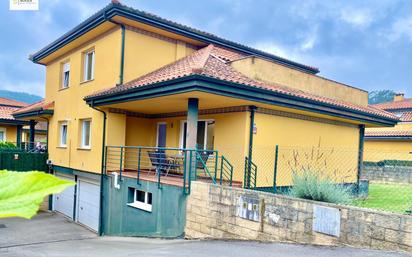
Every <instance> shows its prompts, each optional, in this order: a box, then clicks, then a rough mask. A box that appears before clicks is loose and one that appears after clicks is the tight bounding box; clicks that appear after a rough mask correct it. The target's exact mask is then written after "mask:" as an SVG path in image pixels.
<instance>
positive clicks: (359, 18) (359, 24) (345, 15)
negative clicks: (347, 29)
mask: <svg viewBox="0 0 412 257" xmlns="http://www.w3.org/2000/svg"><path fill="white" fill-rule="evenodd" d="M340 19H341V20H342V21H344V22H346V23H348V24H350V25H352V26H353V27H356V28H360V29H363V28H367V27H368V26H369V25H370V24H372V22H373V21H374V16H373V14H372V12H371V11H370V10H369V9H355V8H345V9H343V10H342V11H341V13H340Z"/></svg>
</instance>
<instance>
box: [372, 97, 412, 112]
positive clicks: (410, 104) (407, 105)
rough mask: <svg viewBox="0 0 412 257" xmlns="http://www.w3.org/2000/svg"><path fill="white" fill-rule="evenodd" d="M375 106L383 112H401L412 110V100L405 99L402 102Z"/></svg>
mask: <svg viewBox="0 0 412 257" xmlns="http://www.w3.org/2000/svg"><path fill="white" fill-rule="evenodd" d="M373 106H374V107H376V108H379V109H382V110H388V111H389V110H400V109H412V98H409V99H404V100H401V101H395V102H387V103H381V104H374V105H373Z"/></svg>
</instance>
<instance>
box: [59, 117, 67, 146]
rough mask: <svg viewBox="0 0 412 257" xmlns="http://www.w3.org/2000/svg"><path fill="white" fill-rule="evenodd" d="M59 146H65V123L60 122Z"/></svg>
mask: <svg viewBox="0 0 412 257" xmlns="http://www.w3.org/2000/svg"><path fill="white" fill-rule="evenodd" d="M60 146H62V147H66V146H67V122H66V121H62V122H60Z"/></svg>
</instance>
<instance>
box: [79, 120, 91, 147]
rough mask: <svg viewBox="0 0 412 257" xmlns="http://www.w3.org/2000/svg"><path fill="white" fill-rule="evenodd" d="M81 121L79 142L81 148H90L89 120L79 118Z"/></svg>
mask: <svg viewBox="0 0 412 257" xmlns="http://www.w3.org/2000/svg"><path fill="white" fill-rule="evenodd" d="M80 122H81V142H80V146H81V147H82V148H90V126H91V120H90V119H87V120H80Z"/></svg>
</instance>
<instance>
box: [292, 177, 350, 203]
mask: <svg viewBox="0 0 412 257" xmlns="http://www.w3.org/2000/svg"><path fill="white" fill-rule="evenodd" d="M289 195H290V196H293V197H297V198H303V199H308V200H314V201H320V202H328V203H338V204H346V203H350V202H351V194H350V189H349V188H347V187H345V186H344V185H341V184H337V183H336V182H333V181H332V180H330V179H329V178H322V177H320V176H319V175H317V174H316V173H313V172H309V171H303V172H302V173H300V174H298V173H294V174H293V186H292V188H291V189H290V191H289Z"/></svg>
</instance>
